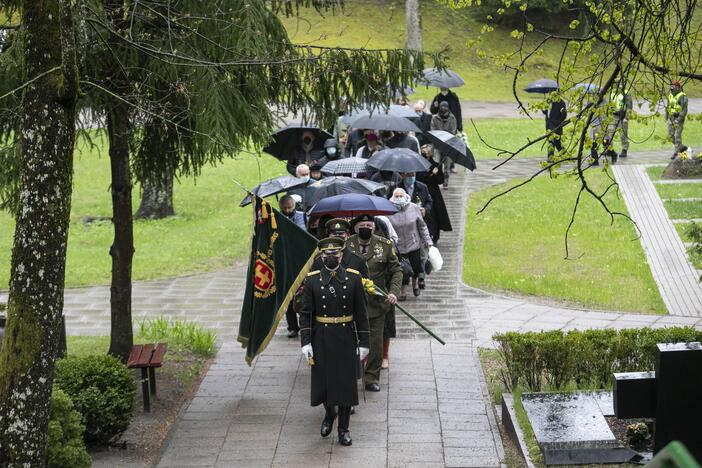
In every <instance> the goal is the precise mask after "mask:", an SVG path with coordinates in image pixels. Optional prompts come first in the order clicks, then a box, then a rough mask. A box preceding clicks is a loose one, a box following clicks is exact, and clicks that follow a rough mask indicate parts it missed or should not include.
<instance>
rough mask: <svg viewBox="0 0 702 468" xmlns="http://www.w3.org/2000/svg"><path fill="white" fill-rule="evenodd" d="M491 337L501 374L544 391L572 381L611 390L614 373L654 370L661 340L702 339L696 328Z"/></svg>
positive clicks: (508, 381)
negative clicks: (498, 359) (495, 344)
mask: <svg viewBox="0 0 702 468" xmlns="http://www.w3.org/2000/svg"><path fill="white" fill-rule="evenodd" d="M492 338H493V340H495V341H496V342H497V351H498V355H499V358H500V361H501V364H502V368H501V369H500V377H501V380H502V382H503V383H504V385H505V387H506V388H507V390H509V391H513V390H514V389H515V388H517V386H522V387H524V388H526V389H528V390H530V391H542V390H544V389H545V385H544V382H546V383H547V384H548V386H549V389H551V390H563V389H565V387H567V386H568V385H571V384H573V383H574V384H575V386H576V387H577V388H579V389H592V388H608V387H610V386H611V383H612V374H613V373H614V372H637V371H646V370H652V369H654V367H655V363H656V356H657V354H658V351H657V350H658V348H657V347H656V345H657V344H658V343H688V342H691V341H702V331H700V330H695V329H694V328H692V327H671V328H658V329H653V328H641V329H629V330H619V331H617V330H585V331H578V330H574V331H569V332H567V333H563V332H562V331H559V330H556V331H548V332H541V333H535V332H527V333H516V332H509V333H498V334H496V335H494V336H493V337H492Z"/></svg>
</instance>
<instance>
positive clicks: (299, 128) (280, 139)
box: [263, 123, 334, 161]
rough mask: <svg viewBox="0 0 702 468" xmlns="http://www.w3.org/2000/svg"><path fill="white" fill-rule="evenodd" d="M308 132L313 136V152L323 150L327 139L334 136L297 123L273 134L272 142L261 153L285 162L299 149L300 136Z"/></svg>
mask: <svg viewBox="0 0 702 468" xmlns="http://www.w3.org/2000/svg"><path fill="white" fill-rule="evenodd" d="M308 130H309V131H311V132H312V133H313V134H314V143H313V150H317V151H321V150H323V149H324V141H325V140H327V139H328V138H334V136H333V135H331V134H330V133H329V132H326V131H324V130H322V129H319V128H317V127H311V126H308V125H302V124H299V123H291V124H289V125H288V126H286V127H283V128H281V129H279V130H277V131H276V132H275V133H274V134H273V142H272V143H271V144H269V145H268V146H266V147H265V148H263V151H265V152H266V153H268V154H271V155H273V156H275V157H276V158H278V159H280V160H281V161H286V160H287V159H288V156H290V153H291V152H293V151H294V150H295V149H296V148H299V147H300V141H301V139H302V134H303V132H305V131H308Z"/></svg>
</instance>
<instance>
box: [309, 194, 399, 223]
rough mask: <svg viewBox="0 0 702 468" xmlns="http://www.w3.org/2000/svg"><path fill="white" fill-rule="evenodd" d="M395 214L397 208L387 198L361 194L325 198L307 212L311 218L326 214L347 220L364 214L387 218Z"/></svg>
mask: <svg viewBox="0 0 702 468" xmlns="http://www.w3.org/2000/svg"><path fill="white" fill-rule="evenodd" d="M393 213H397V208H396V207H395V205H393V204H392V203H390V201H389V200H388V199H387V198H385V197H376V196H375V195H364V194H360V193H348V194H346V195H334V196H333V197H329V198H323V199H322V200H320V201H318V202H317V203H316V204H315V205H314V206H313V207H312V209H311V210H309V211H308V212H307V214H308V215H309V216H323V215H325V214H326V215H332V216H338V217H345V218H355V217H356V216H359V215H362V214H369V215H371V216H385V215H391V214H393Z"/></svg>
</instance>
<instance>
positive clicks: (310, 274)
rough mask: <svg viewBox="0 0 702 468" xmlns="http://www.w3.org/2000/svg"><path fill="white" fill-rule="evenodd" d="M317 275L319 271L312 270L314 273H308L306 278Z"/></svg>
mask: <svg viewBox="0 0 702 468" xmlns="http://www.w3.org/2000/svg"><path fill="white" fill-rule="evenodd" d="M318 274H319V270H314V271H310V272H309V273H307V276H314V275H318Z"/></svg>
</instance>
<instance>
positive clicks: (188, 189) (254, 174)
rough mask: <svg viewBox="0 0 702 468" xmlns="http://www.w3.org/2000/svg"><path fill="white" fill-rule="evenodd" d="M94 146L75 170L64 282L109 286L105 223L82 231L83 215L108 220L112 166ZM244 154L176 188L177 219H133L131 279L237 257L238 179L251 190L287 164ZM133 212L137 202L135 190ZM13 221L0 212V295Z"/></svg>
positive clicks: (246, 213) (241, 231) (247, 219)
mask: <svg viewBox="0 0 702 468" xmlns="http://www.w3.org/2000/svg"><path fill="white" fill-rule="evenodd" d="M95 141H96V143H97V147H96V148H89V147H88V146H87V145H86V144H85V143H79V144H78V146H77V148H76V156H75V163H74V164H75V165H74V191H73V203H72V210H71V228H70V232H69V240H68V259H67V265H66V284H67V285H68V286H78V285H87V284H109V281H110V268H111V259H110V256H109V248H110V245H111V243H112V237H113V229H112V224H111V223H110V222H97V223H91V224H89V225H85V224H84V223H83V222H82V221H81V219H82V218H83V217H84V216H108V217H109V216H111V210H112V208H111V206H112V205H111V203H112V202H111V198H110V193H109V191H108V189H109V184H110V161H109V158H108V156H107V152H106V142H105V140H104V139H100V138H96V139H95ZM259 162H260V171H261V173H260V176H259V166H258V164H257V161H256V158H255V157H253V156H251V155H248V154H242V155H241V157H240V158H239V159H236V160H228V161H226V162H224V163H223V164H221V165H220V166H218V167H206V168H205V169H203V171H202V175H201V176H200V177H199V178H197V179H196V180H193V179H183V180H182V181H181V182H180V183H178V184H177V185H176V187H175V190H174V192H175V193H174V203H175V209H176V213H177V215H178V216H176V217H173V218H170V219H166V220H159V221H137V222H136V223H135V225H134V235H135V241H134V242H135V249H136V252H135V254H134V276H133V277H134V279H135V280H147V279H154V278H162V277H169V276H175V275H182V274H186V273H196V272H201V271H207V270H212V269H215V268H220V267H226V266H231V265H232V263H233V262H234V260H236V259H240V258H242V257H243V256H244V255H245V253H246V251H247V249H248V243H249V241H250V235H249V226H250V224H251V216H250V215H251V211H250V207H247V208H239V202H240V201H241V199H242V198H243V196H244V193H243V192H242V190H241V189H240V188H238V187H237V186H236V185H235V184H234V183H233V182H232V181H231V179H232V178H236V179H237V180H239V181H240V182H242V183H243V184H244V185H246V186H248V187H253V186H254V185H256V184H257V183H258V182H259V181H260V180H262V179H266V178H269V177H273V176H276V175H281V174H284V173H286V172H285V165H284V164H283V163H282V162H279V161H277V160H275V159H274V158H272V157H270V156H265V155H264V156H263V157H262V158H261V159H260V160H259ZM133 193H134V196H133V203H134V210H135V211H136V209H137V207H138V203H139V189H138V187H135V190H134V192H133ZM13 235H14V220H13V218H12V217H11V216H10V215H9V214H8V213H5V212H0V289H3V290H4V289H7V285H8V282H9V275H10V255H11V249H12V239H13Z"/></svg>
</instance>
